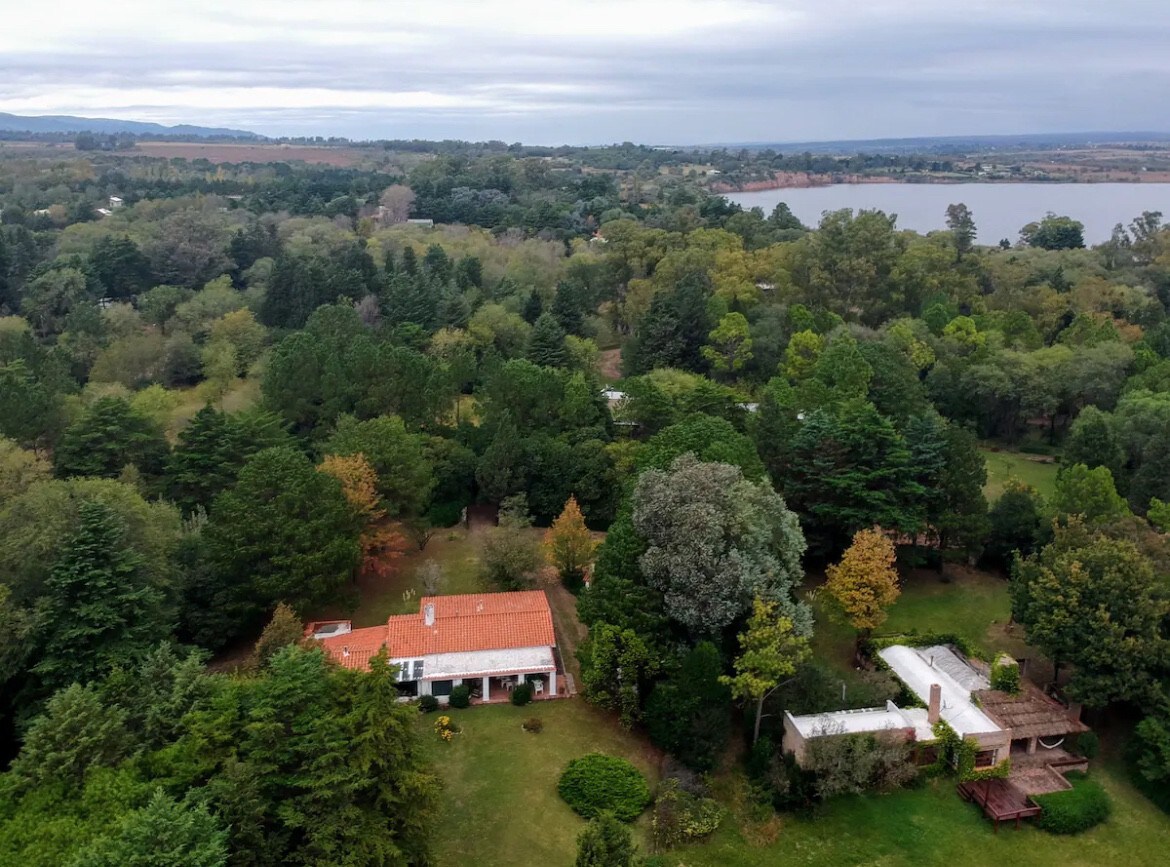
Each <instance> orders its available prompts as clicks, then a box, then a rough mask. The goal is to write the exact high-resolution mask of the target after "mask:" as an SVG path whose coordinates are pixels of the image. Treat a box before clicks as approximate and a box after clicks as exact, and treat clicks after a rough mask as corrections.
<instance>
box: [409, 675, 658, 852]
mask: <svg viewBox="0 0 1170 867" xmlns="http://www.w3.org/2000/svg"><path fill="white" fill-rule="evenodd" d="M450 713H451V717H452V719H453V720H454V721H455V722H456V723H457V724H458V725H459V726H461V727H462V728H463V731H462V733H461V734H458V735H456V736H455V739H454V740H453V741H452V742H451V743H450V744H443V743H441V742H439V740H438V738H437V737H436V736H435V735H434V734H433V733H430V732H429V728H430V726H431V725H433V723H434V719H435V714H427V715H420V716H421V717H422V718H421V720H420V725H421V726H423V727H425V728H426V729H427V730H428V735H429V737H430V738H431V739H432V740H433V741H434V743H435V758H436V761H437V764H438V767H439V771H440V774H441V775H442V778H443V784H444V791H443V796H442V804H443V807H442V809H441V815H440V817H439V821H438V823H437V825H436V827H437V828H438V831H437V841H436V844H437V845H436V854H437V855H438V863H439V864H441V865H448V864H450V865H459V864H475V865H477V867H495V865H499V867H513V865H517V867H519V865H526V864H531V865H541V867H544V865H559V864H570V863H572V860H573V855H574V853H575V852H576V851H577V844H576V840H577V835H578V834H579V833H581V829H582V828H583V827H584V826H585V822H584V820H583V819H581V818H580V817H579V816H577V815H576V814H575V813H574V812H573V811H572V810H570V809H569V807H568V806H567V805H566V804H565V802H564V801H562V800H561V798H560V796H559V795H557V790H556V786H557V780H558V779H559V778H560V775H561V771H563V770H564V769H565V766H566V765H567V764H568V763H569V760H570V759H575V758H577V757H578V756H583V755H585V754H587V753H591V752H601V753H606V754H608V755H613V756H624V757H625V758H628V759H629V760H630V761H632V762H633V763H634V764H635V765H637V766H638V767H639V769H640V770H641V771H642V772H643V773H645V774H646V775H647V777H648V778H649V779H650V781H651V785H653V783H654V781H655V780H656V779H657V773H658V762H659V756H658V753H657V751H655V750H654V749H653V747H651V746H650V745H649V744H648V743H646V742H645V741H643V740H642V739H641V738H639V737H637V736H635V735H632V734H630V733H628V732H623V731H622V730H621V729H620V728H619V727H618V725H617V722H616V721H615V720H614V718H613V717H612V716H611V715H610V714H607V713H604V712H602V711H599V710H598V709H596V708H594V707H593V706H592V705H589V704H586V703H585V701H584V700H583V699H580V698H571V699H561V700H557V701H543V702H536V703H534V704H531V705H529V706H528V707H512V706H511V705H487V706H481V707H473V708H467V709H466V710H455V711H451V712H450ZM531 716H537V717H540V719H541V720H542V721H543V723H544V731H542V732H541V733H540V734H529V733H528V732H525V731H524V730H523V729H522V728H521V727H520V723H521V722H522V721H523V720H524V719H527V718H528V717H531ZM646 821H647V820H646V817H645V816H644V817H643V818H642V820H641V823H640V827H639V828H638V829H637V833H638V836H639V838H640V839H641V842H642V848H643V851H645V831H644V826H645V823H646Z"/></svg>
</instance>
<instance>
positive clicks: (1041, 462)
mask: <svg viewBox="0 0 1170 867" xmlns="http://www.w3.org/2000/svg"><path fill="white" fill-rule="evenodd" d="M980 451H981V452H982V453H983V458H984V460H985V461H986V462H987V484H986V485H984V486H983V493H984V495H985V496H986V497H987V499H988V501H989V502H995V501H996V500H997V499H998V498H999V495H1000V494H1002V493H1003V490H1004V488H1005V487H1006V486H1007V483H1008V480H1009V479H1013V478H1014V479H1019V480H1020V481H1021V482H1023V483H1024V484H1027V485H1031V486H1032V487H1033V488H1035V489H1036V490H1037V491H1039V492H1040V493H1041V494H1043V495H1044V497H1046V498H1048V497H1051V496H1052V493H1053V491H1055V490H1056V472H1057V470H1058V469H1059V464H1057V463H1056V461H1054V460H1053V459H1052V458H1049V457H1045V456H1043V455H1026V454H1024V453H1023V452H1010V451H993V450H992V449H990V448H987V447H982V448H980Z"/></svg>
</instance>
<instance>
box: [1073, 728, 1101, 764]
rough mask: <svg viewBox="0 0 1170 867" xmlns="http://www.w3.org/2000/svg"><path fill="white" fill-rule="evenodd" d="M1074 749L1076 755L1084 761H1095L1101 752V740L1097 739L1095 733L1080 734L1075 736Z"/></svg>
mask: <svg viewBox="0 0 1170 867" xmlns="http://www.w3.org/2000/svg"><path fill="white" fill-rule="evenodd" d="M1074 749H1075V750H1076V751H1077V754H1078V755H1082V756H1084V757H1085V758H1086V759H1095V758H1097V753H1098V752H1100V750H1101V739H1100V738H1098V737H1097V733H1096V732H1081V733H1080V734H1079V735H1077V742H1076V745H1075V747H1074Z"/></svg>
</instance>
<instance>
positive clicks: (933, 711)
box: [926, 683, 942, 725]
mask: <svg viewBox="0 0 1170 867" xmlns="http://www.w3.org/2000/svg"><path fill="white" fill-rule="evenodd" d="M941 710H942V687H941V686H939V685H938V684H937V683H932V684H931V685H930V704H929V705H927V708H926V721H927V722H928V723H930V724H931V725H934V724H935V723H936V722H938V720H939V712H940V711H941Z"/></svg>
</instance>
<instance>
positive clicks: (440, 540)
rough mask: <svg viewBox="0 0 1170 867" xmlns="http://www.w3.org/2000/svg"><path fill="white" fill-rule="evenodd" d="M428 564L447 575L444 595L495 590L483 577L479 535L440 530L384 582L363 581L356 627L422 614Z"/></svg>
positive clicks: (401, 560)
mask: <svg viewBox="0 0 1170 867" xmlns="http://www.w3.org/2000/svg"><path fill="white" fill-rule="evenodd" d="M427 562H435V563H438V564H439V568H440V569H442V571H443V578H444V582H443V586H442V589H441V590H440V591H439V592H440V593H441V594H443V595H445V596H446V595H450V594H453V593H478V592H481V591H484V590H490V589H492V588H490V587H488V586H486V585H485V583H484V581H483V579H482V576H481V575H480V562H479V534H478V533H475V532H470V531H468V530H466V529H464V528H463V527H452V528H449V529H438V530H436V531H435V535H434V536H432V537H431V541H430V542H428V543H427V547H426V549H425V550H423V551H418V550H417V549H415V550H411V551H408V552H407V553H406V554H404V555H402V557H401V558H399V559H398V560H397V561H395V563H394V567H393V569H392V571H391V572H390V574H389V575H387V576H386V577H384V578H378V577H370V578H361V579H359V581H358V591H359V593H360V594H361V603H360V605H359V606H358V609H357V611H355V612H354V614H353V625H354V626H376V625H378V624H380V623H385V622H386V618H387V617H389V616H390V615H391V614H410V613H412V612H417V611H418V600H419V597H420V596H423V595H424V593H423V586H422V578H421V576H420V571H419V570H420V569H421V568H422V567H423V565H424V564H425V563H427Z"/></svg>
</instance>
